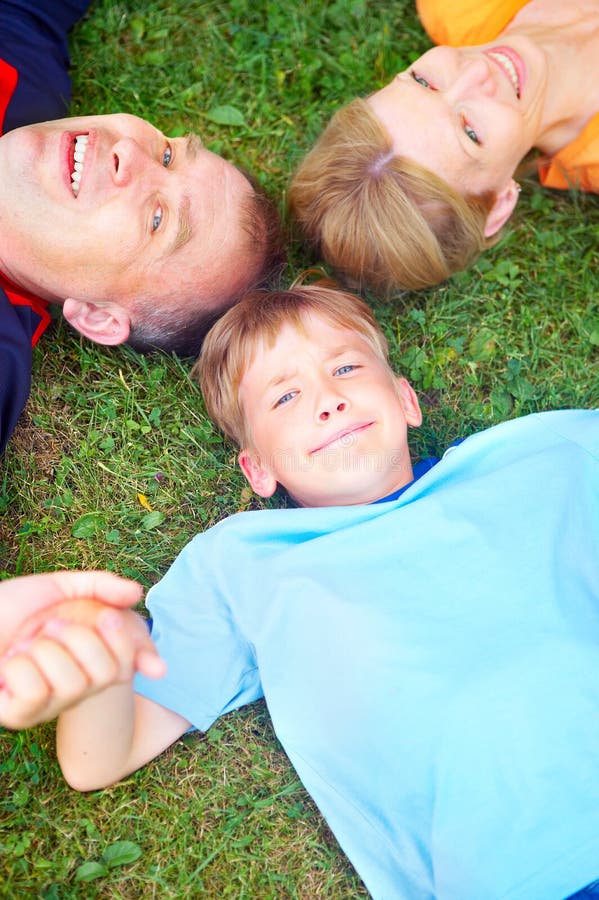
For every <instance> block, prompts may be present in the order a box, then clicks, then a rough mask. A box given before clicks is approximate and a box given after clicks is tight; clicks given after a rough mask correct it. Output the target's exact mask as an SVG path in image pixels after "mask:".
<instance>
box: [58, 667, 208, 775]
mask: <svg viewBox="0 0 599 900" xmlns="http://www.w3.org/2000/svg"><path fill="white" fill-rule="evenodd" d="M189 726H190V722H188V720H187V719H185V718H183V716H180V715H179V714H178V713H175V712H173V711H172V710H170V709H166V708H165V707H164V706H160V705H159V704H158V703H154V701H153V700H148V699H147V698H146V697H142V696H141V695H140V694H136V693H135V692H134V690H133V682H132V680H129V681H128V682H127V683H126V684H118V685H114V686H111V687H109V688H106V690H104V691H101V692H100V693H97V694H95V695H94V696H93V697H91V698H90V699H88V700H85V701H83V702H82V703H80V704H78V705H77V706H75V707H73V708H72V709H69V710H67V711H65V712H64V713H62V715H61V716H60V718H59V720H58V728H57V733H56V752H57V755H58V761H59V763H60V767H61V769H62V773H63V775H64V777H65V779H66V780H67V781H68V783H69V784H70V785H71V787H72V788H75V790H78V791H91V790H96V789H97V788H102V787H106V786H108V785H110V784H113V783H114V782H115V781H119V780H120V779H121V778H124V777H125V776H126V775H129V774H130V773H131V772H133V771H135V770H136V769H139V768H140V766H143V765H145V763H147V762H149V761H150V760H152V759H154V757H156V756H158V755H159V754H160V753H162V751H163V750H166V748H167V747H169V746H170V745H171V744H172V743H173V742H174V741H176V740H177V738H179V737H181V735H182V734H184V733H185V732H186V731H187V730H188V728H189Z"/></svg>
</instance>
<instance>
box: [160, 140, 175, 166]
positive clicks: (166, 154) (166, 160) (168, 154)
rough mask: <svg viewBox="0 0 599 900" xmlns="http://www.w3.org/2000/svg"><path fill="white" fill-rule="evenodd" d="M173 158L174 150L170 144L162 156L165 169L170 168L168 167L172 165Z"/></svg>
mask: <svg viewBox="0 0 599 900" xmlns="http://www.w3.org/2000/svg"><path fill="white" fill-rule="evenodd" d="M172 158H173V150H172V147H171V145H170V144H167V145H166V150H165V151H164V153H163V154H162V165H163V166H164V167H165V168H168V166H170V164H171V160H172Z"/></svg>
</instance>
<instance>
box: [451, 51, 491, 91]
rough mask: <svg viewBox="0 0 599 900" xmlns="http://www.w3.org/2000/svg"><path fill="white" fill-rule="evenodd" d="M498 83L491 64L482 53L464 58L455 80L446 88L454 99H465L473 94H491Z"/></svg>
mask: <svg viewBox="0 0 599 900" xmlns="http://www.w3.org/2000/svg"><path fill="white" fill-rule="evenodd" d="M495 90H496V84H495V79H494V78H493V73H492V72H491V64H490V62H489V60H488V59H486V58H485V57H484V56H483V55H482V54H481V55H480V56H469V57H466V58H465V59H463V60H462V61H461V63H460V66H459V68H458V69H457V71H456V73H455V75H454V78H453V80H452V81H451V83H450V84H449V85H448V87H447V88H446V90H445V95H446V96H447V97H449V98H450V99H453V100H463V99H465V98H466V97H468V96H470V95H471V94H474V93H476V94H483V95H484V96H491V95H493V94H494V93H495Z"/></svg>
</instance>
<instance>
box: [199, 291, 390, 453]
mask: <svg viewBox="0 0 599 900" xmlns="http://www.w3.org/2000/svg"><path fill="white" fill-rule="evenodd" d="M309 315H315V316H320V317H321V318H323V319H325V320H326V321H327V322H329V323H330V324H331V325H333V326H335V327H337V328H346V329H349V330H351V331H353V332H354V333H357V334H360V335H361V336H362V337H363V338H364V339H365V340H366V341H368V343H369V344H370V346H371V347H372V349H373V350H374V352H375V353H376V354H377V356H378V357H379V358H380V359H382V360H383V361H384V362H385V363H387V364H388V362H389V355H388V347H387V340H386V338H385V335H384V334H383V332H382V330H381V328H380V326H379V324H378V323H377V321H376V319H375V318H374V315H373V313H372V310H371V309H370V307H369V306H368V305H367V304H366V303H364V301H363V300H360V298H359V297H356V296H355V294H350V293H348V292H347V291H342V290H339V289H338V288H336V287H332V286H329V284H328V283H326V284H325V283H318V284H312V285H303V286H300V287H292V288H291V289H290V290H287V291H264V290H259V291H252V292H250V293H249V294H246V296H245V297H244V298H243V299H242V300H241V301H240V302H239V303H238V304H237V305H236V306H234V307H232V308H231V309H230V310H229V311H228V312H227V313H225V315H224V316H223V317H222V318H221V319H219V320H218V322H217V323H216V324H215V325H214V326H213V327H212V329H211V330H210V331H209V333H208V335H207V336H206V340H205V341H204V345H203V347H202V352H201V353H200V356H199V358H198V360H197V362H196V364H195V365H194V367H193V369H192V376H193V377H194V378H195V379H196V380H197V381H198V382H199V384H200V388H201V390H202V394H203V396H204V402H205V404H206V409H207V411H208V414H209V416H210V418H211V419H213V421H214V422H215V423H216V424H217V425H218V427H219V428H220V429H221V430H222V431H224V433H225V434H226V435H227V436H228V437H230V438H231V439H232V440H233V441H234V442H235V443H236V444H237V446H238V447H249V446H250V431H249V428H248V423H247V422H246V420H245V415H244V411H243V408H242V405H241V402H240V400H239V386H240V384H241V380H242V378H243V376H244V374H245V372H246V371H247V370H248V368H249V366H251V364H252V362H253V360H254V358H255V356H256V352H257V350H258V348H259V345H260V344H262V343H263V344H265V345H266V346H267V347H268V348H271V347H272V346H273V345H274V343H275V341H276V339H277V336H278V334H279V332H280V331H281V329H282V328H283V326H284V325H291V326H292V327H294V328H296V329H298V330H299V331H302V330H303V328H304V318H305V316H309Z"/></svg>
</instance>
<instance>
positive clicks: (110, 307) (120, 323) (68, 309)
mask: <svg viewBox="0 0 599 900" xmlns="http://www.w3.org/2000/svg"><path fill="white" fill-rule="evenodd" d="M62 314H63V316H64V317H65V319H66V320H67V322H69V323H70V324H71V325H72V326H73V328H76V329H77V331H80V332H81V334H83V335H84V336H85V337H86V338H89V339H90V341H94V342H95V343H96V344H105V345H107V346H110V347H114V346H116V345H117V344H124V343H125V341H126V340H127V338H128V337H129V331H130V330H131V320H130V318H129V313H128V312H127V310H126V309H124V308H123V307H122V306H119V304H118V303H106V304H103V305H100V304H96V303H92V302H91V301H90V300H75V299H74V298H73V297H67V299H66V300H65V301H64V303H63V305H62Z"/></svg>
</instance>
